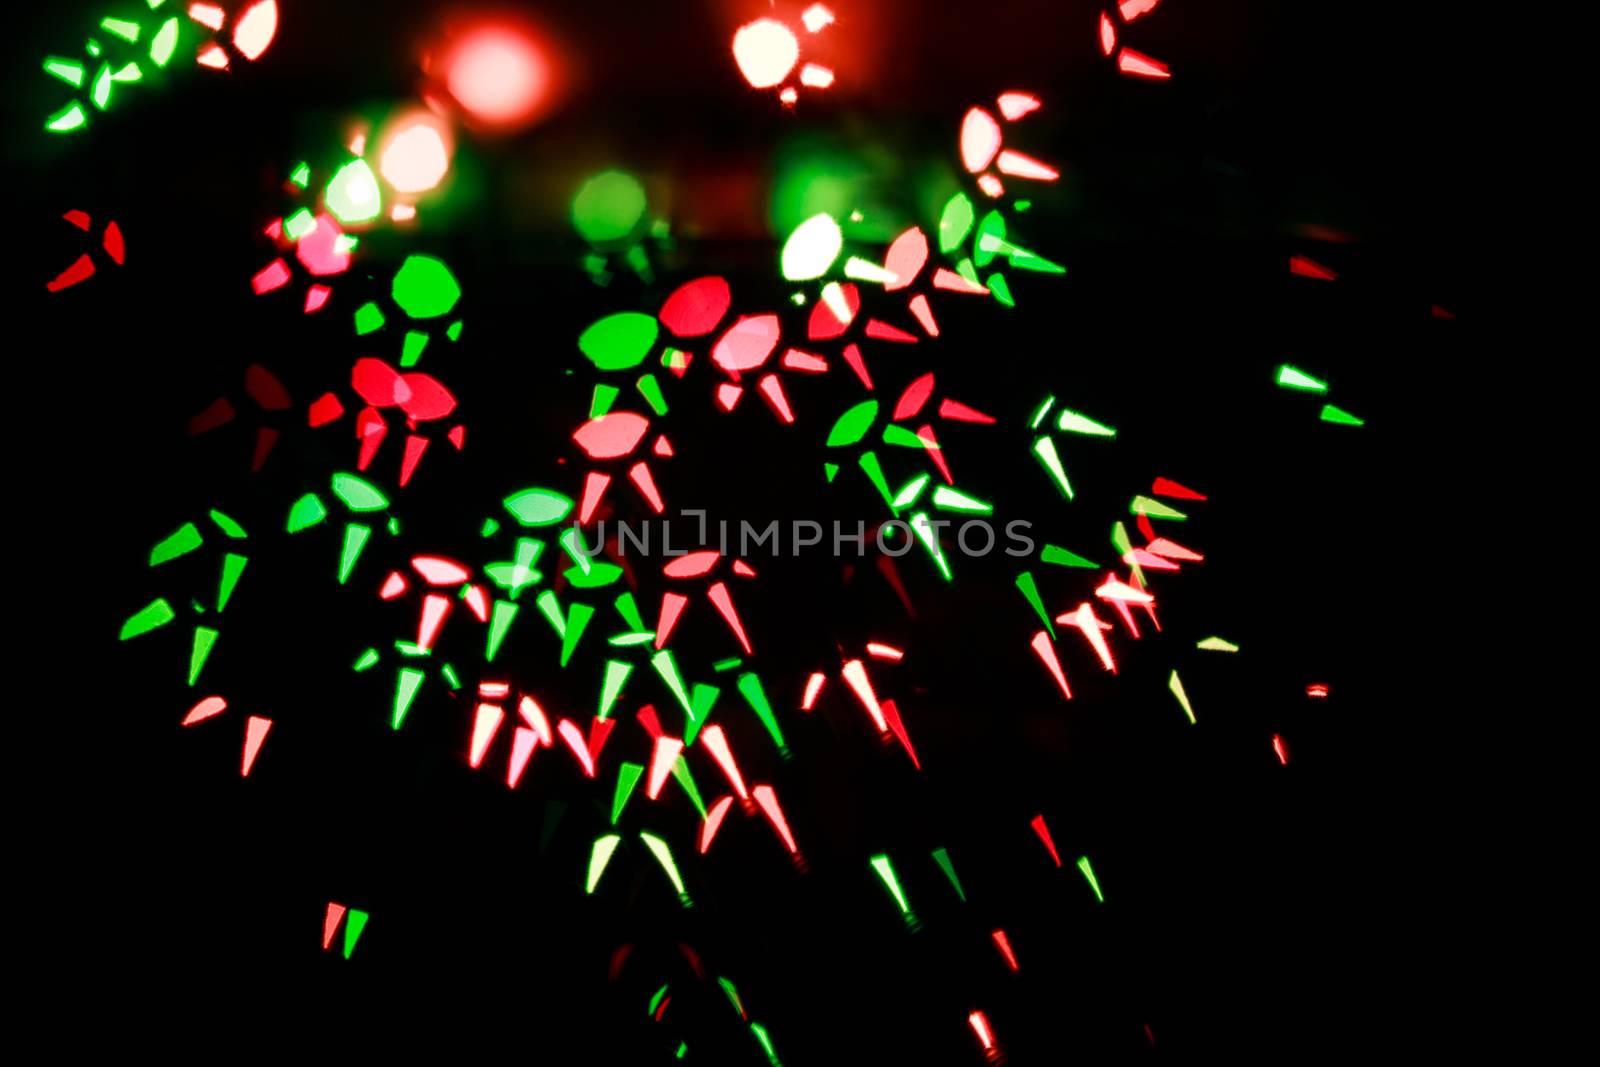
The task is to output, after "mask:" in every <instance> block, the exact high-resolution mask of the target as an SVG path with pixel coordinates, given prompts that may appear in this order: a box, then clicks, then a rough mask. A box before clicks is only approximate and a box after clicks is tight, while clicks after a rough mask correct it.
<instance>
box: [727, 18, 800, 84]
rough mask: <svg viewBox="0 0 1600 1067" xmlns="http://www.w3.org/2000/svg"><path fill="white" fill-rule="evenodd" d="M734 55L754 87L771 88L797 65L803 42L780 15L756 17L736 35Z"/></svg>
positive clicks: (734, 36) (740, 69)
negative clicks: (781, 19) (780, 18)
mask: <svg viewBox="0 0 1600 1067" xmlns="http://www.w3.org/2000/svg"><path fill="white" fill-rule="evenodd" d="M733 58H734V61H735V62H737V63H738V64H739V72H740V73H741V74H743V75H744V79H745V81H747V82H749V83H750V84H751V86H752V87H754V88H756V89H770V88H772V87H773V86H774V85H777V84H778V83H779V82H781V81H783V79H784V78H785V77H786V76H788V73H789V71H791V70H793V69H794V65H795V63H796V62H797V61H798V60H799V59H800V42H799V41H797V40H795V36H794V32H793V31H792V30H790V29H789V27H787V26H785V25H784V24H783V23H781V22H779V21H778V20H777V19H767V18H762V19H756V20H755V21H754V22H750V23H747V24H745V25H743V26H741V27H739V30H738V32H737V33H735V34H734V35H733Z"/></svg>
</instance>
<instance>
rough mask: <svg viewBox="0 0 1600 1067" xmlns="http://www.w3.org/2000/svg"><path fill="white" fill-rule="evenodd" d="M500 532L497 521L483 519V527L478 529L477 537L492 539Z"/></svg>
mask: <svg viewBox="0 0 1600 1067" xmlns="http://www.w3.org/2000/svg"><path fill="white" fill-rule="evenodd" d="M499 532H500V520H499V519H484V520H483V525H482V526H480V527H478V536H479V537H493V536H494V535H495V534H497V533H499Z"/></svg>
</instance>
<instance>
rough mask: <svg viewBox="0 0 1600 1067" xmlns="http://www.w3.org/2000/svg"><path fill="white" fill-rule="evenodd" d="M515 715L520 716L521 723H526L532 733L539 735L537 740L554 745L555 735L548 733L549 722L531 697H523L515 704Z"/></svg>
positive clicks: (537, 703) (542, 710)
mask: <svg viewBox="0 0 1600 1067" xmlns="http://www.w3.org/2000/svg"><path fill="white" fill-rule="evenodd" d="M517 714H518V715H520V716H522V721H523V722H525V723H527V724H528V726H529V728H530V729H532V730H533V732H534V733H536V734H538V735H539V740H540V741H541V742H542V743H544V744H546V745H553V744H555V743H556V739H555V735H554V734H552V733H551V732H550V720H549V719H547V718H545V714H544V709H543V708H541V707H540V706H539V702H538V701H536V700H534V699H533V698H532V697H527V696H525V697H523V698H522V699H521V700H520V701H518V702H517Z"/></svg>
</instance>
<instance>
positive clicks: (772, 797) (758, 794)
mask: <svg viewBox="0 0 1600 1067" xmlns="http://www.w3.org/2000/svg"><path fill="white" fill-rule="evenodd" d="M750 795H751V796H752V797H753V798H755V802H756V803H757V804H759V805H761V810H762V812H764V813H765V814H766V816H767V821H768V822H770V823H771V824H772V828H773V829H774V830H776V831H778V836H779V837H781V838H783V843H784V845H785V846H786V847H787V848H788V849H789V854H790V855H795V854H797V853H798V852H799V851H800V849H799V847H798V846H797V845H795V843H794V834H792V833H790V832H789V820H788V819H785V818H784V817H783V809H782V808H780V807H779V806H778V794H777V793H775V792H773V791H772V787H771V786H770V785H758V786H756V787H755V788H754V789H752V790H750Z"/></svg>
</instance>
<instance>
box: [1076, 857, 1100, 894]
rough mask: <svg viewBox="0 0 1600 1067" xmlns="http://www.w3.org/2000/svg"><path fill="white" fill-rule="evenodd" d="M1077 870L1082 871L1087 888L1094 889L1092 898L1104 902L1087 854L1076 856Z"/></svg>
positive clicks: (1098, 882)
mask: <svg viewBox="0 0 1600 1067" xmlns="http://www.w3.org/2000/svg"><path fill="white" fill-rule="evenodd" d="M1078 870H1080V871H1082V872H1083V877H1084V878H1085V879H1086V880H1087V881H1088V883H1089V888H1090V889H1093V890H1094V898H1095V899H1096V900H1098V901H1099V902H1100V903H1102V904H1104V903H1105V902H1106V898H1105V894H1104V893H1102V892H1100V879H1098V878H1096V877H1095V876H1094V868H1093V867H1091V866H1090V865H1089V857H1088V856H1079V857H1078Z"/></svg>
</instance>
